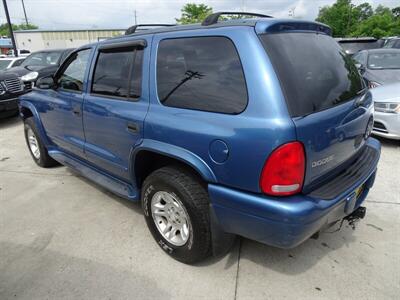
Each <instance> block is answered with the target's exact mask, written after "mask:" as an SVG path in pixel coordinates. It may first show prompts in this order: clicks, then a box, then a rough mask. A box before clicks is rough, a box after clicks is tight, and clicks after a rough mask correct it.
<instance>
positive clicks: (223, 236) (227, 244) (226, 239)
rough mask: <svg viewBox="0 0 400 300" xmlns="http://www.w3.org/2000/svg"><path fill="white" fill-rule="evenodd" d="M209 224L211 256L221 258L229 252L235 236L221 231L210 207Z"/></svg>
mask: <svg viewBox="0 0 400 300" xmlns="http://www.w3.org/2000/svg"><path fill="white" fill-rule="evenodd" d="M209 211H210V223H211V241H212V253H213V256H215V257H218V256H223V255H225V254H226V253H228V252H229V250H230V249H231V248H232V246H233V244H234V243H235V240H236V235H235V234H232V233H227V232H225V231H223V230H222V228H221V226H220V225H219V223H218V219H217V216H216V215H215V212H214V209H213V208H212V206H211V205H210V206H209Z"/></svg>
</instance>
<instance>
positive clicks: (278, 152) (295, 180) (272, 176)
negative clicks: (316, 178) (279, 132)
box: [260, 142, 305, 196]
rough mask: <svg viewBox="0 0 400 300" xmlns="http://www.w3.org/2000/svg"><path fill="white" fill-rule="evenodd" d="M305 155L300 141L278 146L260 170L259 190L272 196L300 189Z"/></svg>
mask: <svg viewBox="0 0 400 300" xmlns="http://www.w3.org/2000/svg"><path fill="white" fill-rule="evenodd" d="M304 173H305V155H304V147H303V144H301V143H300V142H290V143H287V144H284V145H282V146H279V147H278V148H277V149H275V150H274V151H273V152H272V153H271V155H270V156H269V157H268V159H267V161H266V163H265V165H264V168H263V170H262V172H261V177H260V187H261V190H262V191H263V192H264V193H266V194H269V195H273V196H288V195H293V194H296V193H298V192H300V191H301V189H302V187H303V182H304Z"/></svg>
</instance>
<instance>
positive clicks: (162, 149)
mask: <svg viewBox="0 0 400 300" xmlns="http://www.w3.org/2000/svg"><path fill="white" fill-rule="evenodd" d="M170 164H176V165H178V166H181V167H184V168H186V169H189V170H190V171H192V172H193V173H194V174H196V175H197V176H198V177H199V178H201V179H202V180H203V181H204V182H212V183H217V178H216V177H215V174H214V172H213V171H212V170H211V168H210V167H209V166H208V165H207V164H206V162H205V161H204V160H202V159H201V158H200V157H199V156H197V155H196V154H194V153H192V152H190V151H188V150H186V149H184V148H181V147H177V146H175V145H171V144H167V143H163V142H159V141H154V140H144V141H143V142H142V143H141V144H140V145H139V146H138V147H136V148H135V149H134V151H132V154H131V164H130V166H131V170H130V172H131V174H132V177H133V180H134V182H135V183H136V185H137V187H138V188H139V189H140V188H141V185H142V183H143V181H144V179H145V178H146V177H147V175H149V174H150V173H151V172H152V171H154V170H156V169H158V168H161V167H163V166H166V165H170Z"/></svg>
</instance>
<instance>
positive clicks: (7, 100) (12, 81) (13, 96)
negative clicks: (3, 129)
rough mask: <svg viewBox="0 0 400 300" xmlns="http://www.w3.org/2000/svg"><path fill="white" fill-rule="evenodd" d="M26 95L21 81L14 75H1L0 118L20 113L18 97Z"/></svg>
mask: <svg viewBox="0 0 400 300" xmlns="http://www.w3.org/2000/svg"><path fill="white" fill-rule="evenodd" d="M23 93H24V89H23V85H22V82H21V79H19V78H18V76H16V75H15V74H12V73H4V72H3V73H0V118H5V117H10V116H13V115H16V114H17V113H18V104H17V99H18V96H20V95H22V94H23Z"/></svg>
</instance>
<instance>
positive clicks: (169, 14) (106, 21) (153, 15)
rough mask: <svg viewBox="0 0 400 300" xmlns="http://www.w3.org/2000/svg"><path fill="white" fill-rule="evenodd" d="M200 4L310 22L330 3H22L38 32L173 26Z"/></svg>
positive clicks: (15, 11)
mask: <svg viewBox="0 0 400 300" xmlns="http://www.w3.org/2000/svg"><path fill="white" fill-rule="evenodd" d="M21 1H22V0H7V3H8V10H9V13H10V16H11V20H12V22H13V23H16V24H20V23H23V22H25V19H24V12H23V9H22V4H21ZM188 2H189V3H204V4H206V5H208V6H211V7H212V8H213V10H214V11H224V10H225V11H227V10H228V11H242V10H245V11H251V12H259V13H264V14H268V15H272V16H274V17H284V18H286V17H289V11H293V10H294V17H296V18H300V19H306V20H314V19H315V18H316V16H317V14H318V10H319V8H320V7H323V6H325V5H331V4H333V3H334V2H335V1H334V0H208V1H207V0H200V1H198V0H189V1H187V0H186V1H185V0H165V1H161V0H139V1H137V0H136V1H135V0H131V1H127V0H114V1H113V0H24V3H25V8H26V13H27V17H28V21H29V22H31V23H33V24H35V25H38V26H39V28H41V29H94V28H105V29H111V28H115V29H124V28H127V27H129V26H131V25H133V24H135V18H134V15H135V10H136V16H137V22H138V23H139V24H145V23H175V18H179V17H180V14H181V12H180V9H181V8H182V6H183V5H184V4H185V3H188ZM352 2H353V4H356V5H357V4H360V3H363V2H369V3H370V4H371V5H372V6H373V7H376V6H377V5H379V4H382V5H385V6H388V7H391V8H393V7H395V6H399V5H400V1H399V0H360V1H359V0H353V1H352ZM5 22H6V18H5V14H4V8H3V7H2V4H1V2H0V23H5Z"/></svg>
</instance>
